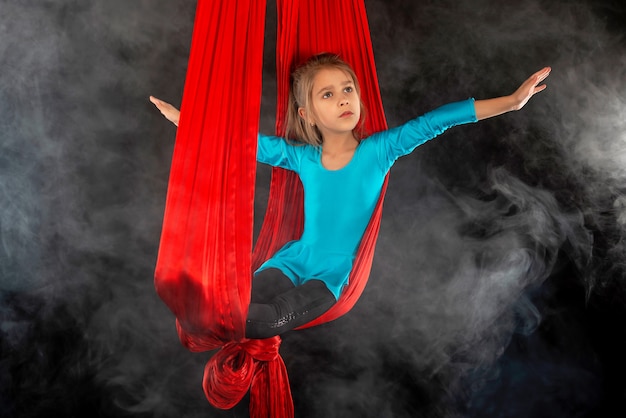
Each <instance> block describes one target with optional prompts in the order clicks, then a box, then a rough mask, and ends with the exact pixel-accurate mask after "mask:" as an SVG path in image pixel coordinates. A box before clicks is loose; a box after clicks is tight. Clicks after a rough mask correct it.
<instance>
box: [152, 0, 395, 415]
mask: <svg viewBox="0 0 626 418" xmlns="http://www.w3.org/2000/svg"><path fill="white" fill-rule="evenodd" d="M277 7H278V25H279V28H278V34H279V35H278V43H277V77H278V106H277V108H278V115H279V116H278V118H277V132H278V133H279V134H281V133H283V132H284V113H285V106H286V103H287V94H288V88H289V74H290V72H291V70H292V69H293V67H294V65H296V64H297V63H299V62H301V61H303V60H304V59H306V58H307V57H308V56H310V55H312V54H314V53H318V52H323V51H329V52H337V53H339V54H340V55H341V56H342V57H343V58H344V59H345V60H346V61H348V62H349V63H350V64H351V65H352V66H353V68H354V70H355V72H356V74H357V76H358V78H359V81H360V83H361V86H362V100H363V101H364V102H365V104H366V107H367V109H368V124H367V128H368V130H369V131H370V132H375V131H379V130H382V129H385V128H386V123H385V119H384V114H383V110H382V104H381V99H380V95H379V92H378V82H377V79H376V73H375V67H374V60H373V52H372V47H371V42H370V37H369V28H368V25H367V17H366V13H365V7H364V4H363V0H299V1H298V0H278V1H277ZM264 21H265V2H264V1H260V0H236V1H219V0H199V1H198V6H197V10H196V20H195V23H194V33H193V38H192V44H191V53H190V57H189V66H188V71H187V78H186V82H185V90H184V94H183V102H182V106H181V120H180V124H179V129H178V134H177V138H176V146H175V149H174V155H173V159H172V168H171V172H170V180H169V186H168V194H167V200H166V207H165V215H164V220H163V230H162V235H161V243H160V247H159V254H158V259H157V265H156V270H155V286H156V289H157V292H158V294H159V296H160V297H161V298H162V299H163V301H164V302H165V303H166V304H167V306H168V307H169V308H170V309H171V310H172V312H173V313H174V315H175V316H176V318H177V330H178V333H179V337H180V339H181V342H182V343H183V344H184V345H185V346H186V347H187V348H188V349H189V350H191V351H206V350H212V349H215V348H218V347H222V349H221V350H220V351H219V352H218V353H217V354H215V355H214V356H213V357H212V358H211V359H210V360H209V362H208V364H207V366H206V368H205V376H204V381H203V387H204V390H205V393H206V395H207V398H208V400H209V401H210V402H211V403H212V404H213V405H215V406H216V407H219V408H231V407H232V406H234V405H235V404H237V403H238V402H239V400H240V399H241V398H242V397H243V396H244V395H245V393H246V392H247V391H248V389H249V390H250V394H251V396H250V412H251V416H252V417H255V418H256V417H258V418H261V417H263V418H269V417H271V418H291V417H293V404H292V401H291V394H290V391H289V383H288V379H287V374H286V370H285V365H284V363H283V361H282V359H281V358H280V356H279V354H278V348H279V345H280V338H279V337H275V338H271V339H267V340H246V339H245V338H244V333H245V319H246V315H247V309H248V304H249V301H250V289H251V279H252V271H253V269H256V267H257V266H258V265H259V264H260V263H261V262H263V261H264V260H265V259H267V258H269V257H270V256H271V255H272V254H273V252H275V251H276V250H277V249H278V248H280V247H281V246H282V245H283V244H284V243H285V242H287V241H288V240H291V239H294V238H297V237H298V236H299V235H300V233H301V229H302V216H303V214H302V187H301V185H300V182H299V180H298V178H297V176H295V175H294V174H293V173H291V172H288V171H285V170H280V169H275V170H274V171H273V175H272V183H271V190H270V199H269V202H268V209H267V213H266V217H265V221H264V225H263V227H262V230H261V233H260V236H259V238H258V240H257V244H256V247H255V250H254V255H253V256H252V254H253V253H252V227H253V225H252V223H253V203H254V182H255V174H256V158H255V154H256V138H257V131H258V116H259V113H260V97H261V74H262V51H263V38H264V37H263V31H264ZM385 188H386V182H385V186H384V187H383V191H382V193H381V199H380V201H379V204H378V206H377V208H376V210H375V212H374V214H373V216H372V220H371V221H370V225H369V226H368V229H367V231H366V233H365V236H364V237H363V240H362V242H361V245H360V247H359V250H358V255H357V260H356V262H355V265H354V268H353V271H352V274H351V276H350V282H349V285H348V286H347V288H346V289H345V290H344V292H343V293H342V296H341V298H340V300H339V301H338V303H337V304H336V305H335V307H333V308H332V309H331V310H330V311H328V312H327V313H326V314H325V315H323V316H322V317H320V318H318V319H317V320H315V321H313V322H312V323H310V324H307V325H306V326H312V325H316V324H320V323H323V322H327V321H330V320H333V319H335V318H337V317H339V316H340V315H342V314H343V313H345V312H347V311H348V310H349V309H350V308H351V307H352V306H353V305H354V303H355V302H356V300H357V299H358V297H359V296H360V294H361V292H362V290H363V288H364V286H365V283H366V281H367V277H368V275H369V271H370V268H371V263H372V258H373V253H374V246H375V242H376V237H377V234H378V226H379V224H380V217H381V212H382V196H383V195H384V190H385ZM294 208H297V210H294Z"/></svg>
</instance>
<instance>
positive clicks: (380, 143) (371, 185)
mask: <svg viewBox="0 0 626 418" xmlns="http://www.w3.org/2000/svg"><path fill="white" fill-rule="evenodd" d="M475 121H476V113H475V110H474V99H467V100H465V101H462V102H455V103H450V104H447V105H444V106H442V107H440V108H437V109H435V110H433V111H431V112H428V113H426V114H425V115H423V116H420V117H418V118H416V119H413V120H411V121H409V122H407V123H405V124H404V125H401V126H399V127H397V128H393V129H389V130H387V131H383V132H379V133H376V134H374V135H372V136H370V137H368V138H366V139H364V140H362V141H361V142H360V143H359V145H358V146H357V148H356V151H355V153H354V156H353V157H352V159H351V160H350V162H349V163H348V164H347V165H346V166H344V167H343V168H341V169H339V170H328V169H326V168H324V167H323V166H322V162H321V157H322V149H321V147H315V146H311V145H302V144H300V143H298V144H295V143H290V142H288V141H285V140H284V139H282V138H279V137H274V136H265V135H261V134H259V140H258V149H257V161H259V162H261V163H266V164H270V165H272V166H278V167H282V168H286V169H288V170H293V171H295V172H296V173H298V175H299V176H300V179H301V180H302V185H303V187H304V231H303V233H302V236H301V237H300V239H299V240H296V241H291V242H288V243H287V244H285V245H284V246H283V247H282V248H281V249H280V250H278V251H277V252H276V254H274V256H273V257H272V258H270V259H269V260H267V261H266V262H265V263H263V265H261V267H260V268H259V269H258V270H257V271H261V270H264V269H266V268H270V267H273V268H278V269H280V270H281V271H282V272H283V273H284V274H285V275H286V276H287V277H289V278H290V279H291V280H292V281H293V282H294V284H295V285H296V286H298V285H301V284H302V283H304V282H306V281H307V280H311V279H318V280H322V281H323V282H324V283H326V285H327V286H328V289H329V290H330V291H331V292H332V293H333V294H334V295H335V297H336V298H339V295H340V294H341V290H342V289H343V287H344V286H345V285H346V284H347V282H348V277H349V275H350V271H351V269H352V263H353V261H354V257H355V254H356V251H357V249H358V246H359V243H360V241H361V238H362V236H363V233H364V232H365V229H366V227H367V224H368V222H369V220H370V218H371V216H372V212H373V211H374V208H375V206H376V203H377V201H378V198H379V195H380V191H381V188H382V185H383V182H384V179H385V175H386V174H387V172H388V171H389V169H390V168H391V166H392V165H393V163H394V162H395V161H396V160H397V159H398V158H399V157H401V156H403V155H406V154H409V153H410V152H412V151H413V150H414V149H415V148H416V147H417V146H419V145H421V144H423V143H424V142H426V141H428V140H430V139H432V138H434V137H436V136H437V135H439V134H441V133H442V132H443V131H445V130H446V129H448V128H449V127H452V126H455V125H459V124H463V123H469V122H475Z"/></svg>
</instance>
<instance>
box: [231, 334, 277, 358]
mask: <svg viewBox="0 0 626 418" xmlns="http://www.w3.org/2000/svg"><path fill="white" fill-rule="evenodd" d="M281 341H282V340H281V339H280V337H279V336H278V335H276V336H274V337H272V338H265V339H262V340H247V341H244V342H242V343H241V347H242V348H243V349H244V350H246V352H247V353H248V354H250V355H251V356H252V357H253V358H254V359H255V360H258V361H272V360H275V359H276V358H277V357H278V355H279V354H278V350H279V349H280V343H281Z"/></svg>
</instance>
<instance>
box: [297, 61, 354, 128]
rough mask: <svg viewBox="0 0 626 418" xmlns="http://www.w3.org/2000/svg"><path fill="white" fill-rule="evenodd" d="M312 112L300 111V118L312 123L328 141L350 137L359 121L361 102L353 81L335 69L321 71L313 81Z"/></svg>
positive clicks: (301, 109)
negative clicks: (345, 136) (331, 137)
mask: <svg viewBox="0 0 626 418" xmlns="http://www.w3.org/2000/svg"><path fill="white" fill-rule="evenodd" d="M311 105H312V108H313V109H312V111H308V112H307V110H306V109H304V108H300V109H299V112H300V116H301V117H303V118H304V119H305V120H306V121H307V122H308V123H314V124H315V125H317V128H318V129H319V130H320V132H321V133H322V137H324V138H327V137H329V136H332V135H345V134H350V135H352V131H353V129H354V128H355V127H356V125H357V123H358V122H359V119H360V118H361V103H360V98H359V94H358V93H357V90H356V87H355V85H354V80H352V78H351V77H350V76H349V75H348V74H346V73H345V72H344V71H342V70H340V69H338V68H323V69H321V70H320V71H319V72H318V73H317V74H316V75H315V78H314V79H313V90H312V99H311Z"/></svg>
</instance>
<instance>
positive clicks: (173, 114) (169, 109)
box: [150, 96, 180, 126]
mask: <svg viewBox="0 0 626 418" xmlns="http://www.w3.org/2000/svg"><path fill="white" fill-rule="evenodd" d="M150 101H151V102H152V104H153V105H155V106H156V107H157V109H159V110H160V111H161V113H162V114H163V116H165V118H166V119H167V120H169V121H170V122H172V123H173V124H174V125H176V126H178V120H179V119H180V111H179V110H178V109H176V108H175V107H174V106H172V105H171V104H169V103H167V102H164V101H163V100H161V99H157V98H156V97H154V96H150Z"/></svg>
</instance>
